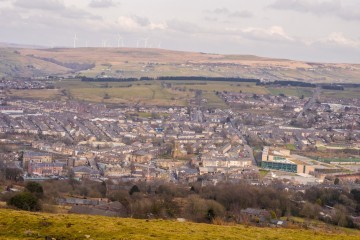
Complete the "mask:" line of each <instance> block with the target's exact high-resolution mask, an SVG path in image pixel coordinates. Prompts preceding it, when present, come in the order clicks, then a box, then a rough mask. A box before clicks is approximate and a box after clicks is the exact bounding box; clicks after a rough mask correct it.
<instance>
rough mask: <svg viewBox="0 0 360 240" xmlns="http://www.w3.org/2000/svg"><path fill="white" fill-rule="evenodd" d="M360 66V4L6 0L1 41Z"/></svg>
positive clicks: (351, 0)
mask: <svg viewBox="0 0 360 240" xmlns="http://www.w3.org/2000/svg"><path fill="white" fill-rule="evenodd" d="M75 34H76V36H77V40H76V46H77V47H85V46H89V47H101V46H103V45H106V46H109V47H110V46H111V47H117V46H118V44H119V45H120V46H125V47H137V46H139V47H145V46H147V47H161V48H165V49H174V50H186V51H197V52H209V53H231V54H254V55H259V56H265V57H277V58H289V59H297V60H306V61H325V62H353V63H360V1H359V0H256V1H249V0H0V42H7V43H18V44H32V45H33V44H36V45H44V46H49V47H52V46H55V47H56V46H67V47H73V44H74V43H73V42H74V36H75Z"/></svg>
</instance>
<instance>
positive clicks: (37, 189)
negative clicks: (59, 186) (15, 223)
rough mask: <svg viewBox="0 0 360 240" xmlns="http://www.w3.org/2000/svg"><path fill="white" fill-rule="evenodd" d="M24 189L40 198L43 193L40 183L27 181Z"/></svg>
mask: <svg viewBox="0 0 360 240" xmlns="http://www.w3.org/2000/svg"><path fill="white" fill-rule="evenodd" d="M25 188H26V190H28V191H29V192H31V193H32V194H34V195H35V196H36V197H37V198H42V197H43V195H44V189H43V187H42V186H41V184H40V183H37V182H28V183H27V184H26V186H25Z"/></svg>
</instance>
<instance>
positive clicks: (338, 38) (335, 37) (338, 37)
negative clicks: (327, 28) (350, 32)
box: [318, 32, 360, 48]
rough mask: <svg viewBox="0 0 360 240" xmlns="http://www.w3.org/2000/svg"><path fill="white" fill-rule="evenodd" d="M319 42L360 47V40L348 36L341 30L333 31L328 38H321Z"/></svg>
mask: <svg viewBox="0 0 360 240" xmlns="http://www.w3.org/2000/svg"><path fill="white" fill-rule="evenodd" d="M318 42H320V43H325V44H328V45H337V46H341V47H348V48H360V40H354V39H350V38H347V37H345V36H344V34H343V33H341V32H332V33H331V34H330V35H329V36H328V37H327V38H324V39H321V40H319V41H318Z"/></svg>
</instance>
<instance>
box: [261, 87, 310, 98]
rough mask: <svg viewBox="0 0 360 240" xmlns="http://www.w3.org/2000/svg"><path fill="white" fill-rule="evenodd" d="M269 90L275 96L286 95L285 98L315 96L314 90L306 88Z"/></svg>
mask: <svg viewBox="0 0 360 240" xmlns="http://www.w3.org/2000/svg"><path fill="white" fill-rule="evenodd" d="M267 90H268V91H269V92H270V93H271V94H273V95H279V94H284V95H285V96H296V97H301V96H304V97H311V96H312V95H313V89H312V88H304V87H278V88H274V87H268V88H267Z"/></svg>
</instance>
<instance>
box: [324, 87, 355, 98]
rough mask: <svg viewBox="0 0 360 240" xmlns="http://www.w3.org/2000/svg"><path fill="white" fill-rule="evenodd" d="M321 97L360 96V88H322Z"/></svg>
mask: <svg viewBox="0 0 360 240" xmlns="http://www.w3.org/2000/svg"><path fill="white" fill-rule="evenodd" d="M321 97H328V98H360V88H345V89H344V91H336V90H322V91H321Z"/></svg>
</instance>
